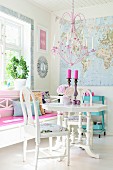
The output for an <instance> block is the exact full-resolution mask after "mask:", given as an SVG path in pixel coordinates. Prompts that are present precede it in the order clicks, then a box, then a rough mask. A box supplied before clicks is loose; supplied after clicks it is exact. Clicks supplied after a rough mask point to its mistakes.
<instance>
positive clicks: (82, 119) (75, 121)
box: [64, 89, 93, 146]
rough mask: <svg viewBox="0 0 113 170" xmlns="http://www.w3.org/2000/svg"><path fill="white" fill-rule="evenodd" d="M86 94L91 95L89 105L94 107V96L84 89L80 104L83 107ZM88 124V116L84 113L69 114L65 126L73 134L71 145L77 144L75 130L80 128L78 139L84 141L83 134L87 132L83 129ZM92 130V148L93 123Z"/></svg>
mask: <svg viewBox="0 0 113 170" xmlns="http://www.w3.org/2000/svg"><path fill="white" fill-rule="evenodd" d="M85 93H89V95H90V101H89V104H90V105H92V94H91V92H90V91H89V90H88V89H82V90H80V102H81V105H82V104H83V102H84V96H85ZM86 124H87V118H86V115H84V113H68V115H67V117H65V118H64V126H65V127H68V129H69V131H70V132H71V135H70V138H71V143H72V144H73V143H75V139H76V137H75V128H76V127H77V126H78V137H77V139H78V140H79V141H82V140H83V137H82V135H81V134H83V133H84V132H85V131H84V129H83V128H82V127H83V125H85V126H86ZM90 126H91V127H90V129H91V140H90V145H91V146H92V144H93V122H91V125H90Z"/></svg>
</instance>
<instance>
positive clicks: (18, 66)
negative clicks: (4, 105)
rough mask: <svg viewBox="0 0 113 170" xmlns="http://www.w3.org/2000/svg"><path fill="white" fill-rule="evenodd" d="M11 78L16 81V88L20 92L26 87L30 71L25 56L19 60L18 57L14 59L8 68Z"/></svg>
mask: <svg viewBox="0 0 113 170" xmlns="http://www.w3.org/2000/svg"><path fill="white" fill-rule="evenodd" d="M6 71H7V74H8V76H9V77H11V78H13V79H14V86H15V89H16V90H20V89H21V88H22V86H25V85H26V79H27V78H28V73H29V69H28V66H27V63H26V61H25V60H24V58H23V56H21V57H20V59H18V58H17V57H16V56H14V57H12V59H11V60H10V61H9V63H8V64H7V67H6Z"/></svg>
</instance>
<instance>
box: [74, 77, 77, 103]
mask: <svg viewBox="0 0 113 170" xmlns="http://www.w3.org/2000/svg"><path fill="white" fill-rule="evenodd" d="M77 82H78V79H74V83H75V92H74V98H75V100H76V97H77V95H78V92H77Z"/></svg>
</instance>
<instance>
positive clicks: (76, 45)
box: [52, 0, 95, 66]
mask: <svg viewBox="0 0 113 170" xmlns="http://www.w3.org/2000/svg"><path fill="white" fill-rule="evenodd" d="M67 17H69V18H70V21H68V23H69V25H70V28H69V30H68V31H67V32H66V33H65V34H63V35H61V36H60V40H59V41H58V42H57V45H56V44H55V37H54V42H53V47H52V53H53V54H54V55H59V56H60V58H61V59H63V60H64V61H65V62H66V63H67V64H69V65H70V66H73V65H74V64H77V63H79V62H81V61H82V60H83V58H84V57H87V56H89V54H90V53H92V52H95V50H94V47H93V37H92V39H91V44H92V47H91V49H90V50H89V49H88V40H87V39H86V38H85V36H84V32H83V29H84V27H83V26H84V25H85V17H84V15H83V14H75V13H74V0H72V12H71V13H68V12H65V13H64V14H63V16H62V18H61V28H62V26H63V25H62V24H63V23H64V22H63V21H67V20H66V19H67Z"/></svg>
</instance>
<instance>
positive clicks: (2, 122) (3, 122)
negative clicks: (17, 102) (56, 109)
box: [0, 113, 57, 127]
mask: <svg viewBox="0 0 113 170" xmlns="http://www.w3.org/2000/svg"><path fill="white" fill-rule="evenodd" d="M56 116H57V113H46V114H45V115H42V116H39V119H47V118H53V117H56ZM23 122H24V120H23V116H20V117H14V116H9V117H2V118H0V127H1V126H7V125H13V124H19V123H23Z"/></svg>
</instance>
